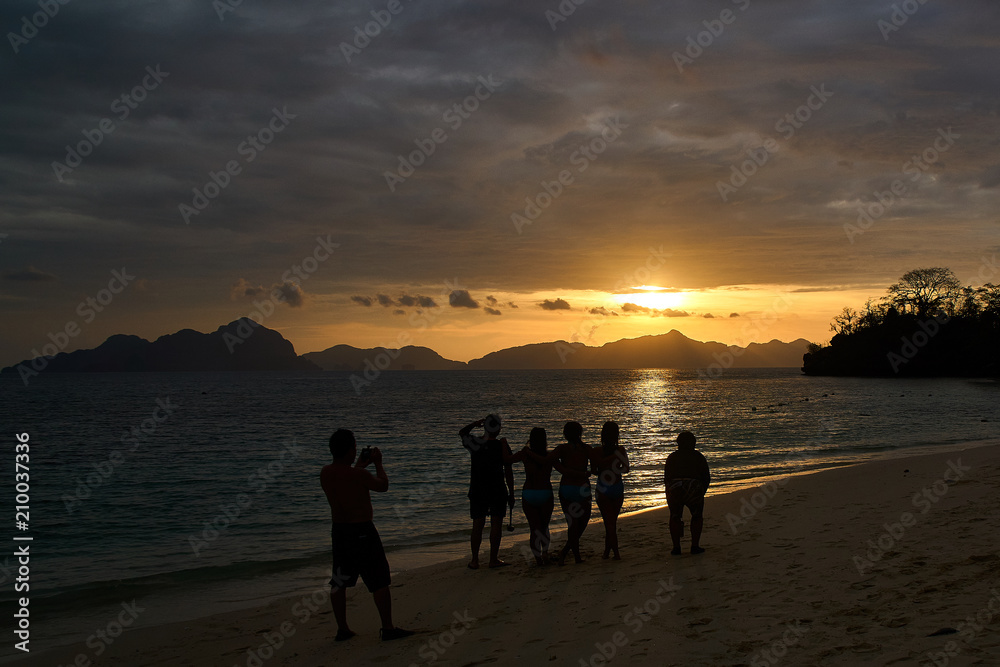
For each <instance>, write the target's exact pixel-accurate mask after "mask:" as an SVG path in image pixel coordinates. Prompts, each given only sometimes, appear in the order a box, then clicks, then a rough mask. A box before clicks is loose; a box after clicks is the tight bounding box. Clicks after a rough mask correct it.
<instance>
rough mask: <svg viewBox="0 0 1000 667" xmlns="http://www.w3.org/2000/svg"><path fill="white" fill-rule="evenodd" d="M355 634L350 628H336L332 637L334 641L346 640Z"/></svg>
mask: <svg viewBox="0 0 1000 667" xmlns="http://www.w3.org/2000/svg"><path fill="white" fill-rule="evenodd" d="M356 635H357V633H356V632H352V631H351V630H348V629H347V628H344V629H343V630H337V636H336V637H335V638H334V641H337V642H346V641H347V640H348V639H350V638H351V637H354V636H356Z"/></svg>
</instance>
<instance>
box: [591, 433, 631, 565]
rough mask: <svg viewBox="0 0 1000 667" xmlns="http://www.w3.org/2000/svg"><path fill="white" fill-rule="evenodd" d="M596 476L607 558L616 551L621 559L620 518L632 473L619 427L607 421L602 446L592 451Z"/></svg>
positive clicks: (616, 558)
mask: <svg viewBox="0 0 1000 667" xmlns="http://www.w3.org/2000/svg"><path fill="white" fill-rule="evenodd" d="M591 459H592V460H593V466H594V473H595V474H596V475H597V484H596V486H597V494H596V495H597V508H598V509H599V510H600V511H601V517H602V518H603V519H604V555H603V556H602V558H607V557H608V556H609V555H610V554H611V552H612V551H614V553H615V555H614V560H621V559H622V557H621V554H620V553H618V515H619V514H620V513H621V511H622V504H623V503H624V502H625V484H624V482H622V475H623V474H625V473H627V472H628V452H626V451H625V448H624V447H622V446H621V445H619V444H618V424H617V423H615V422H612V421H608V422H604V426H603V427H602V428H601V446H600V447H594V448H593V450H592V451H591Z"/></svg>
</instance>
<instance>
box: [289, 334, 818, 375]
mask: <svg viewBox="0 0 1000 667" xmlns="http://www.w3.org/2000/svg"><path fill="white" fill-rule="evenodd" d="M808 347H809V341H807V340H805V339H802V338H799V339H798V340H795V341H792V342H791V343H782V342H781V341H777V340H772V341H771V342H769V343H763V344H760V343H751V344H749V345H748V346H746V347H745V348H742V347H736V346H728V345H724V344H722V343H714V342H713V343H702V342H699V341H696V340H692V339H690V338H688V337H687V336H685V335H684V334H682V333H680V332H679V331H676V330H673V331H671V332H670V333H666V334H660V335H655V336H643V337H641V338H631V339H630V338H625V339H622V340H618V341H615V342H613V343H607V344H605V345H602V346H600V347H590V346H588V345H584V344H583V343H569V342H566V341H564V340H559V341H553V342H549V343H531V344H529V345H520V346H517V347H509V348H505V349H503V350H497V351H496V352H490V353H489V354H487V355H485V356H483V357H480V358H479V359H473V360H472V361H469V362H468V363H463V362H461V361H451V360H449V359H445V358H444V357H442V356H441V355H439V354H438V353H437V352H435V351H434V350H431V349H429V348H426V347H416V346H413V345H408V346H406V347H403V348H400V349H398V350H395V349H387V348H382V347H378V348H368V349H362V348H356V347H352V346H350V345H335V346H333V347H331V348H328V349H326V350H323V351H322V352H309V353H307V354H304V355H302V356H303V357H305V358H306V359H308V360H310V361H312V362H314V363H315V364H316V365H317V366H319V367H321V368H322V369H324V370H328V371H334V370H336V371H364V370H367V369H369V368H370V367H374V368H376V369H378V370H460V369H463V368H468V369H472V370H522V369H557V368H574V369H584V368H595V369H611V368H626V369H627V368H708V367H710V366H712V364H719V365H720V366H721V367H723V368H767V367H796V366H800V365H801V363H802V355H803V354H805V352H806V351H807V349H808Z"/></svg>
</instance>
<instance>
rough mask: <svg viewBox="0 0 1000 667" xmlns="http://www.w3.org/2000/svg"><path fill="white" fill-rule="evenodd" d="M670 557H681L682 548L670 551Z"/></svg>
mask: <svg viewBox="0 0 1000 667" xmlns="http://www.w3.org/2000/svg"><path fill="white" fill-rule="evenodd" d="M670 555H671V556H680V555H681V548H680V547H674V548H673V549H671V550H670Z"/></svg>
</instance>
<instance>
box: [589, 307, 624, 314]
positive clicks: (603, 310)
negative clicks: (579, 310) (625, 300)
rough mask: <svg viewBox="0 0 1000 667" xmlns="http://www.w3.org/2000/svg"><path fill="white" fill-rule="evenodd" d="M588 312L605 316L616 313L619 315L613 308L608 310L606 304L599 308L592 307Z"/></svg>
mask: <svg viewBox="0 0 1000 667" xmlns="http://www.w3.org/2000/svg"><path fill="white" fill-rule="evenodd" d="M588 312H589V313H590V314H591V315H602V316H604V317H609V316H612V315H614V316H615V317H617V316H618V313H616V312H615V311H613V310H608V309H607V308H605V307H604V306H599V307H597V308H591V309H590V310H589V311H588Z"/></svg>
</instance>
